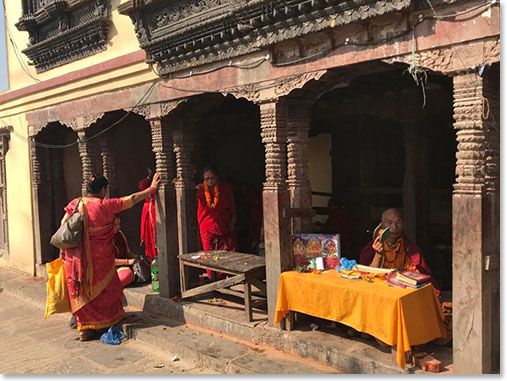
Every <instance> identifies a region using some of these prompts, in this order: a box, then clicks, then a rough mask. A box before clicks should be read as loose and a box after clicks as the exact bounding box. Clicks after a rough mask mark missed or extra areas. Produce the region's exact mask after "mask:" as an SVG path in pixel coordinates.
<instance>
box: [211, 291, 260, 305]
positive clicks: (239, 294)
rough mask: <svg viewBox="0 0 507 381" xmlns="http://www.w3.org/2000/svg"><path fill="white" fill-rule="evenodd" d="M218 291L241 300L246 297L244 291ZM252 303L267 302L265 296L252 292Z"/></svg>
mask: <svg viewBox="0 0 507 381" xmlns="http://www.w3.org/2000/svg"><path fill="white" fill-rule="evenodd" d="M216 291H218V292H220V293H221V294H227V295H232V296H237V297H238V298H241V299H243V298H244V297H245V293H244V291H235V290H231V289H230V288H220V289H218V290H216ZM252 301H256V302H259V301H266V298H265V297H263V296H258V295H255V294H254V293H253V292H252Z"/></svg>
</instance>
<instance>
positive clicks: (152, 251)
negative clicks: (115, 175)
mask: <svg viewBox="0 0 507 381" xmlns="http://www.w3.org/2000/svg"><path fill="white" fill-rule="evenodd" d="M146 170H147V171H148V176H146V177H145V178H144V179H142V180H141V181H139V184H137V186H138V187H139V189H140V190H145V189H147V188H148V187H149V186H150V184H151V181H152V178H153V173H154V172H155V171H154V170H153V168H151V167H148V168H146ZM156 236H157V219H156V216H155V195H153V194H149V195H148V197H146V200H145V202H144V205H143V212H142V214H141V245H142V244H143V242H144V253H145V254H146V256H147V257H149V258H150V262H151V260H153V259H154V258H155V257H156V256H157V246H156V245H155V238H156Z"/></svg>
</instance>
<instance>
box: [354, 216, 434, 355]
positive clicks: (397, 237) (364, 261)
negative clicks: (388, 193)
mask: <svg viewBox="0 0 507 381" xmlns="http://www.w3.org/2000/svg"><path fill="white" fill-rule="evenodd" d="M381 222H382V229H385V228H387V227H388V228H389V237H388V238H387V240H386V241H385V242H384V243H381V242H380V235H377V237H375V239H374V240H372V241H370V242H369V243H368V244H367V245H366V246H365V247H364V248H363V250H362V251H361V254H360V257H359V263H360V264H361V265H365V266H371V267H378V268H383V269H398V270H407V269H415V270H417V271H419V272H420V273H422V274H427V275H430V276H431V271H430V269H429V267H428V265H427V264H426V261H425V260H424V257H423V255H422V250H421V249H420V248H419V247H418V246H417V245H416V244H415V243H414V242H412V241H411V240H410V239H408V237H407V236H405V235H404V234H403V228H404V225H403V217H402V215H401V213H400V212H399V211H398V210H397V209H394V208H391V209H387V210H385V211H384V213H382V220H381ZM431 284H432V285H433V288H434V289H435V293H436V294H437V296H438V297H440V290H439V289H438V288H437V286H436V284H435V280H434V279H433V276H431ZM347 333H348V334H349V336H357V335H358V334H359V332H357V331H356V330H355V329H353V328H349V329H348V331H347ZM361 336H362V337H363V338H371V336H370V335H368V334H364V333H363V334H361ZM375 340H376V342H377V343H378V344H379V345H380V346H381V347H388V345H387V344H386V343H384V342H382V341H380V340H379V339H377V338H375Z"/></svg>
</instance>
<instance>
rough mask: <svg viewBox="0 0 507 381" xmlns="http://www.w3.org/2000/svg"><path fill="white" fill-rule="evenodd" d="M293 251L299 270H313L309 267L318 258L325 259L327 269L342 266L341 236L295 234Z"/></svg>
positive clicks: (295, 264)
mask: <svg viewBox="0 0 507 381" xmlns="http://www.w3.org/2000/svg"><path fill="white" fill-rule="evenodd" d="M292 251H293V255H294V266H295V267H296V268H297V269H298V268H299V269H302V268H307V270H311V269H308V267H309V266H311V264H313V263H315V258H318V257H322V258H323V261H324V267H325V268H326V269H333V268H335V267H336V266H338V265H339V264H340V258H341V256H340V235H339V234H335V235H329V234H295V235H293V236H292ZM298 266H299V267H298Z"/></svg>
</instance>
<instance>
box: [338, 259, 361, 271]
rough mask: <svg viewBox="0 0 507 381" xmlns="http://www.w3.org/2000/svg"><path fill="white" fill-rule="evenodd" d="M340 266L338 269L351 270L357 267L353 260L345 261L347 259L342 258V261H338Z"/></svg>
mask: <svg viewBox="0 0 507 381" xmlns="http://www.w3.org/2000/svg"><path fill="white" fill-rule="evenodd" d="M340 265H341V266H340V269H343V270H352V267H354V266H355V265H357V261H356V260H355V259H347V258H345V257H343V258H342V259H340ZM338 271H339V270H338Z"/></svg>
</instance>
